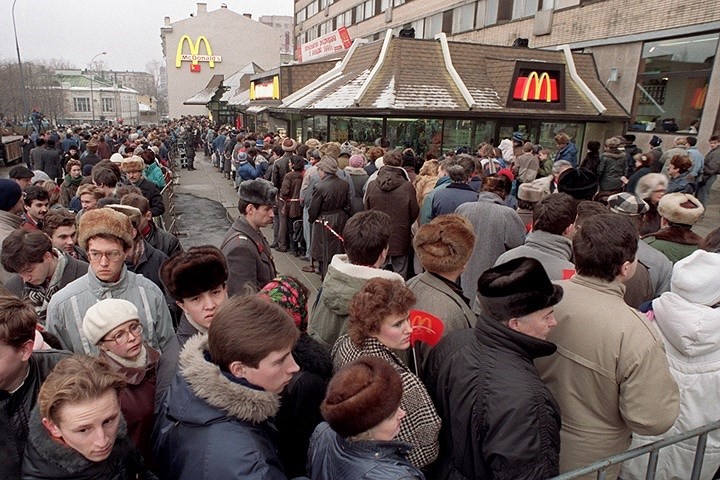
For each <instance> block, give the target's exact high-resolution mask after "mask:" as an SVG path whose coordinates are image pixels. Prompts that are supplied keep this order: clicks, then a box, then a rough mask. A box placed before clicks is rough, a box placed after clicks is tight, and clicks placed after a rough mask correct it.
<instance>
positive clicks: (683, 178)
mask: <svg viewBox="0 0 720 480" xmlns="http://www.w3.org/2000/svg"><path fill="white" fill-rule="evenodd" d="M675 192H680V193H689V194H690V195H692V194H694V193H695V184H694V183H693V182H692V180H691V179H690V172H685V173H683V174H680V175H678V176H677V177H675V178H671V179H670V181H669V182H668V186H667V189H666V195H667V194H668V193H675Z"/></svg>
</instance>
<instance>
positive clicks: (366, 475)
mask: <svg viewBox="0 0 720 480" xmlns="http://www.w3.org/2000/svg"><path fill="white" fill-rule="evenodd" d="M410 449H412V445H410V444H408V443H405V442H401V441H396V440H391V441H378V440H361V441H353V440H348V439H346V438H343V437H341V436H340V435H338V434H337V433H335V431H334V430H333V429H332V428H330V425H328V424H327V423H325V422H323V423H321V424H320V425H318V427H317V429H316V430H315V433H313V436H312V440H311V445H310V451H309V452H308V463H309V465H310V478H311V479H312V480H335V479H340V478H342V479H343V480H425V476H424V475H423V473H422V472H421V471H420V470H418V469H417V468H415V467H413V466H412V465H411V464H410V463H409V462H408V460H407V454H408V451H410Z"/></svg>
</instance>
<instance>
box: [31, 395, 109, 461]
mask: <svg viewBox="0 0 720 480" xmlns="http://www.w3.org/2000/svg"><path fill="white" fill-rule="evenodd" d="M57 418H58V423H55V422H53V421H52V420H50V419H49V418H43V419H42V422H43V425H44V426H45V428H46V429H47V430H48V432H49V433H50V435H51V436H52V437H54V438H56V439H57V440H59V441H60V442H62V443H64V444H65V445H66V446H68V447H70V448H72V449H73V450H75V451H77V452H78V453H80V454H81V455H82V456H83V457H85V458H87V459H88V460H90V461H91V462H101V461H103V460H105V459H106V458H108V457H109V456H110V453H111V452H112V449H113V446H114V445H115V439H116V438H117V431H118V427H119V426H120V401H119V400H118V394H117V392H116V391H115V390H112V389H111V390H108V391H107V392H105V393H103V394H102V395H101V396H99V397H97V398H94V399H91V400H85V401H81V402H76V403H66V404H64V405H62V406H61V407H60V409H59V410H58V412H57Z"/></svg>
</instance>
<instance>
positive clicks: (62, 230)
mask: <svg viewBox="0 0 720 480" xmlns="http://www.w3.org/2000/svg"><path fill="white" fill-rule="evenodd" d="M50 240H52V244H53V247H55V248H57V249H58V250H62V251H63V252H65V253H73V251H74V250H75V243H76V242H77V228H75V225H71V226H68V227H58V228H56V229H55V231H54V232H53V234H52V236H51V237H50Z"/></svg>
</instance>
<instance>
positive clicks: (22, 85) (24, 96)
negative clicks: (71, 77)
mask: <svg viewBox="0 0 720 480" xmlns="http://www.w3.org/2000/svg"><path fill="white" fill-rule="evenodd" d="M16 3H17V0H14V1H13V4H12V22H13V32H14V33H15V50H17V58H18V68H19V69H20V92H21V93H22V100H23V122H25V121H27V113H28V107H27V93H25V75H24V73H23V66H22V60H20V44H19V43H18V38H17V27H16V26H15V4H16ZM38 133H39V132H38Z"/></svg>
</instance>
